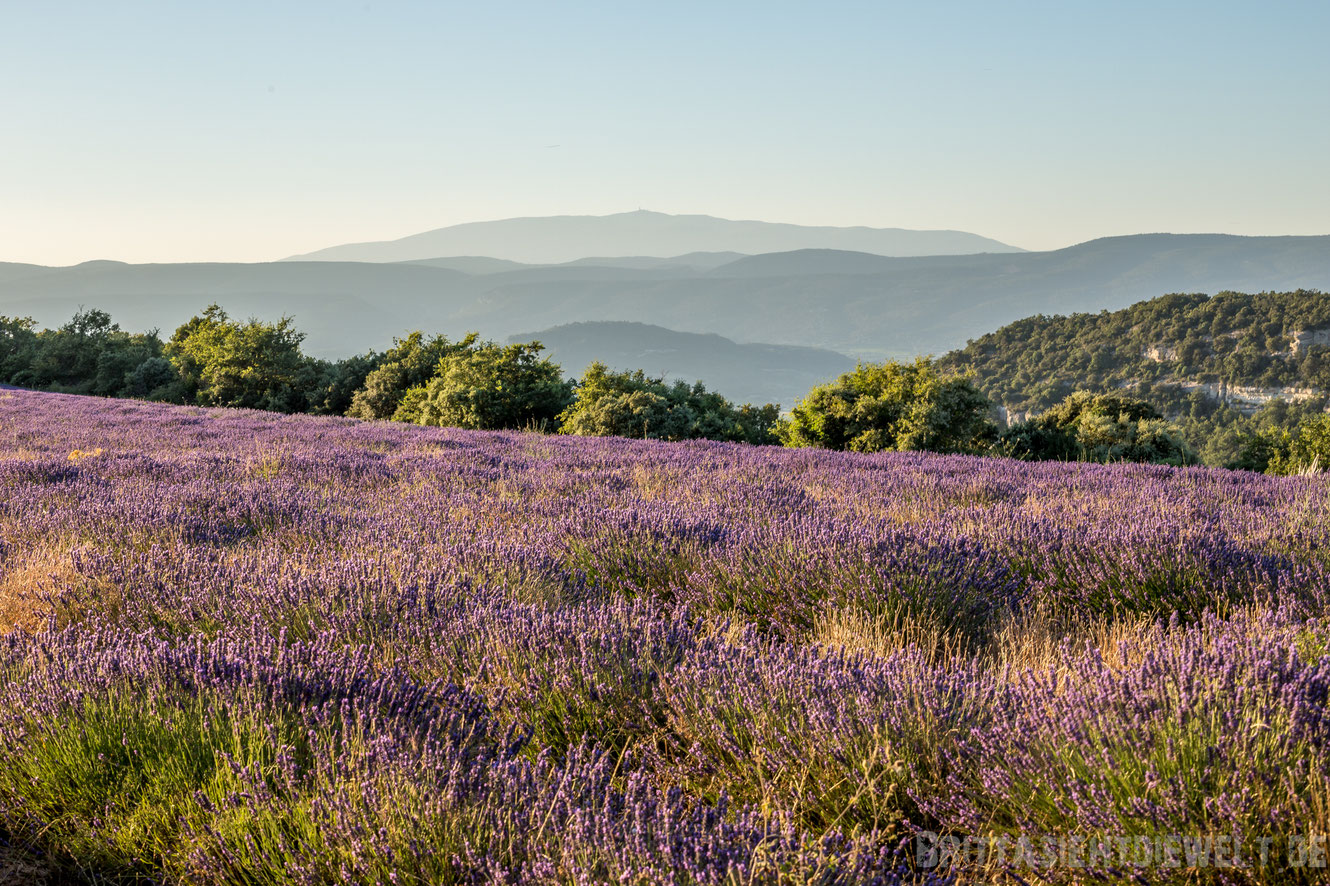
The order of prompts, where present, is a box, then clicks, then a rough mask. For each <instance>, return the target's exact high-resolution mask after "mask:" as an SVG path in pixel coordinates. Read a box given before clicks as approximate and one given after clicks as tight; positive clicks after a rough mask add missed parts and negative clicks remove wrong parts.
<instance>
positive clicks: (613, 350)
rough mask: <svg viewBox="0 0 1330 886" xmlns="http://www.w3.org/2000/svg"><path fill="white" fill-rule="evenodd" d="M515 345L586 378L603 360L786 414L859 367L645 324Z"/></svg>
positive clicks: (831, 355)
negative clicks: (541, 348) (542, 350)
mask: <svg viewBox="0 0 1330 886" xmlns="http://www.w3.org/2000/svg"><path fill="white" fill-rule="evenodd" d="M508 341H509V342H527V341H539V342H540V343H541V344H543V345H545V347H546V350H547V351H548V353H549V356H550V357H551V358H552V359H553V360H554V361H555V362H556V363H558V364H559V365H561V366H562V367H563V370H564V372H565V374H568V375H573V376H581V375H582V372H583V370H585V369H586V367H587V366H588V365H589V364H591V363H592V362H593V361H596V360H599V361H601V362H602V363H604V364H606V365H607V366H609V367H610V368H611V369H619V370H632V369H642V370H645V371H646V373H647V374H648V375H653V376H664V377H665V378H666V379H667V380H669V381H684V382H688V383H689V384H691V383H692V382H695V381H699V380H700V381H702V382H704V383H705V384H706V385H707V388H708V389H709V390H714V391H719V392H720V393H722V394H724V395H725V396H726V397H728V398H729V399H730V400H732V401H734V402H736V403H755V404H762V403H779V404H780V405H781V406H782V407H783V408H785V409H789V408H790V407H791V406H793V405H794V403H795V401H797V400H799V399H800V398H802V397H803V396H804V395H805V394H807V393H808V390H809V389H810V388H811V387H813V386H814V385H816V384H821V383H822V382H825V381H829V380H831V379H833V378H835V377H836V376H837V375H840V374H841V373H842V372H848V371H849V370H851V369H853V368H854V360H852V359H850V358H849V357H847V356H845V355H844V354H838V353H836V352H835V351H828V350H824V349H821V348H803V347H795V346H792V345H767V344H738V343H736V342H734V341H731V340H730V339H728V338H723V337H721V336H719V335H699V334H697V333H692V332H675V331H674V330H670V329H662V328H661V327H659V326H649V325H647V324H644V323H614V322H601V323H595V322H591V323H570V324H567V325H564V326H556V327H554V328H553V329H545V330H541V331H540V332H525V333H519V334H517V335H512V336H509V338H508Z"/></svg>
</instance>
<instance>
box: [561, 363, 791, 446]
mask: <svg viewBox="0 0 1330 886" xmlns="http://www.w3.org/2000/svg"><path fill="white" fill-rule="evenodd" d="M779 414H780V407H779V406H777V405H776V404H774V403H768V404H766V405H765V406H752V405H751V404H744V405H743V406H741V407H737V408H736V407H735V406H733V405H732V404H731V403H730V402H729V401H728V400H726V399H725V398H724V397H722V396H721V395H720V394H717V393H715V392H713V391H708V390H707V389H706V387H705V386H704V385H703V384H702V383H701V382H697V383H696V384H693V385H688V384H685V383H684V382H674V383H673V384H667V383H666V381H665V379H664V378H661V377H656V378H653V377H649V376H647V375H646V374H645V373H644V372H643V371H642V370H640V369H638V370H635V371H633V372H613V371H611V370H610V369H609V368H608V367H607V366H606V365H605V364H604V363H600V362H596V363H592V364H591V365H590V366H589V367H587V371H586V373H585V374H584V375H583V376H582V380H581V382H580V383H579V384H578V385H577V399H576V400H575V401H574V402H573V404H572V405H571V406H569V407H568V409H566V410H565V411H564V413H563V414H562V415H561V416H560V417H559V419H560V423H561V425H562V430H563V433H565V434H577V435H579V436H583V437H638V438H642V439H653V440H696V439H708V440H729V441H733V442H745V443H754V444H762V443H774V442H776V435H775V427H776V423H777V421H778V419H779Z"/></svg>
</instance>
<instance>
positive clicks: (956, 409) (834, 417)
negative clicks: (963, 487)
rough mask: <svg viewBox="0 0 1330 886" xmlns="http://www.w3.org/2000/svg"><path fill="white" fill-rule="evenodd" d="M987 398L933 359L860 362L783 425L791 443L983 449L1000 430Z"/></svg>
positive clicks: (814, 393) (816, 392) (810, 395)
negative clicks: (945, 371) (942, 371)
mask: <svg viewBox="0 0 1330 886" xmlns="http://www.w3.org/2000/svg"><path fill="white" fill-rule="evenodd" d="M989 410H990V406H989V402H988V399H987V398H986V397H985V396H984V395H983V394H981V393H980V392H979V390H978V389H977V388H976V387H975V386H974V383H973V382H972V381H971V380H970V379H969V378H967V377H965V376H958V375H951V376H944V375H942V374H940V373H939V372H938V370H937V366H936V364H934V363H933V362H932V361H931V360H928V359H926V358H923V357H921V358H919V359H918V360H916V361H914V362H913V363H898V362H895V361H889V362H887V363H881V364H862V363H861V364H860V365H859V366H858V367H857V368H855V370H854V371H853V372H848V373H846V374H844V375H842V376H841V377H840V378H838V379H836V381H834V382H832V383H830V384H825V385H819V386H818V387H815V388H813V390H812V391H810V392H809V393H808V396H807V397H805V398H804V399H803V400H801V401H800V402H799V403H798V404H796V405H795V407H794V409H793V410H792V411H791V415H790V419H789V421H788V422H787V423H786V424H785V425H784V426H783V428H782V434H781V436H782V439H783V442H784V443H785V445H787V446H819V447H822V448H824V449H840V450H852V451H855V452H878V451H883V450H929V451H932V452H971V453H973V452H982V451H984V450H986V449H987V448H988V446H989V445H990V444H991V442H992V441H993V439H994V438H995V436H996V432H997V431H996V427H995V426H994V424H993V422H992V419H991V418H990V417H989Z"/></svg>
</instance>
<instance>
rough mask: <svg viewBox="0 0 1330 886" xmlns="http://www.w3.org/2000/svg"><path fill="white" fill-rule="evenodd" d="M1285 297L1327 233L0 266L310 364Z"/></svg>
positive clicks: (13, 274)
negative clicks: (225, 324)
mask: <svg viewBox="0 0 1330 886" xmlns="http://www.w3.org/2000/svg"><path fill="white" fill-rule="evenodd" d="M481 266H482V267H484V264H483V263H482V265H481ZM492 267H494V266H493V265H489V266H488V267H487V268H486V269H487V270H488V268H492ZM1296 289H1323V290H1330V237H1231V236H1223V235H1166V234H1149V235H1140V236H1133V237H1114V238H1108V239H1103V240H1094V241H1091V242H1089V243H1082V244H1080V245H1078V246H1073V247H1070V248H1068V249H1060V250H1056V251H1053V252H1028V253H1017V254H1006V255H956V256H928V257H916V258H887V257H882V256H876V255H866V254H864V253H861V252H844V251H835V250H800V251H795V252H786V253H777V254H766V255H753V256H748V257H744V258H739V259H736V260H734V261H730V262H727V263H725V264H722V265H720V266H719V267H714V268H711V269H705V268H699V267H698V266H697V265H695V264H688V263H674V264H671V263H665V264H664V265H662V266H655V267H606V266H604V265H603V264H600V265H596V264H582V263H580V262H577V263H572V264H562V265H556V266H526V265H522V266H518V267H514V268H511V269H508V270H492V271H489V272H486V273H478V272H476V273H468V272H463V271H459V270H455V269H453V268H446V267H433V266H431V265H430V264H428V263H425V264H420V263H405V264H401V263H398V264H367V263H355V262H274V263H269V264H255V265H237V264H187V265H124V264H118V263H108V262H96V263H89V264H85V265H78V266H75V267H72V268H42V267H37V266H31V265H25V266H15V265H0V314H8V315H11V316H12V315H19V316H23V315H31V316H33V317H34V318H36V319H37V320H38V322H40V323H42V324H46V325H58V324H60V323H63V322H64V321H65V320H67V319H68V318H69V316H70V315H71V314H72V313H73V312H74V311H75V310H76V309H77V308H78V307H79V306H80V305H83V306H87V307H96V308H101V309H102V310H106V311H109V312H110V313H111V315H112V316H113V317H114V318H115V319H116V320H118V321H119V322H120V323H121V324H122V325H123V326H124V327H125V328H126V329H143V328H147V327H153V326H156V327H159V328H161V329H162V330H163V331H165V332H166V333H168V334H169V333H170V331H172V330H173V329H174V328H175V327H176V326H177V325H179V324H180V323H182V322H184V321H185V320H187V319H188V318H189V317H190V316H191V315H192V314H193V313H195V312H197V311H199V310H201V309H202V308H203V307H204V306H206V305H207V304H208V303H209V302H213V301H216V302H218V303H220V304H221V305H222V306H223V307H225V308H226V309H227V310H228V311H230V312H231V313H232V314H233V315H234V316H238V317H246V316H250V315H253V316H256V317H259V318H262V319H276V318H277V317H280V316H282V315H283V314H293V315H294V316H295V319H296V324H297V326H298V327H299V328H301V329H302V330H304V331H306V332H307V333H308V339H307V340H306V346H307V349H308V350H309V352H310V353H314V354H317V355H319V356H343V355H346V354H350V353H354V352H357V351H363V350H365V349H367V348H370V347H374V348H383V347H385V346H386V345H388V344H389V343H390V342H391V340H392V337H393V336H394V335H400V334H401V333H402V332H403V331H405V330H408V329H417V328H419V329H425V330H429V331H435V332H443V333H447V334H449V335H460V334H462V333H464V332H466V331H467V330H477V331H479V332H480V333H481V334H482V335H484V336H486V337H488V338H494V339H496V340H499V339H503V338H506V337H507V336H510V335H514V334H517V333H522V332H526V331H529V330H533V329H547V328H550V327H554V326H561V325H564V324H568V323H575V322H579V321H592V320H594V321H604V320H617V321H626V322H635V323H649V324H653V325H656V326H661V327H664V328H666V329H674V330H683V331H688V332H699V333H708V332H712V333H716V334H718V335H722V336H725V337H727V338H729V339H732V340H734V341H736V342H754V341H757V342H769V343H772V344H780V345H804V346H811V347H819V348H827V349H830V350H833V351H838V352H840V353H843V354H849V355H851V356H855V357H864V358H868V359H882V358H885V357H908V356H912V355H914V354H919V353H934V354H941V353H943V352H945V351H949V350H951V349H953V348H956V347H960V346H962V345H964V344H965V342H966V341H967V340H968V339H972V338H975V337H977V336H980V335H983V334H984V333H987V332H990V331H992V330H994V329H997V328H999V327H1000V326H1002V325H1004V324H1007V323H1011V322H1013V321H1015V320H1018V319H1020V318H1022V317H1028V316H1031V315H1035V314H1068V313H1074V312H1077V311H1100V310H1116V309H1119V308H1125V307H1126V306H1128V305H1130V304H1132V303H1134V302H1138V301H1142V300H1145V299H1149V298H1154V297H1156V296H1159V295H1162V294H1164V293H1168V292H1208V293H1215V292H1220V291H1222V290H1237V291H1246V292H1260V291H1263V290H1281V291H1286V290H1296ZM680 371H686V370H683V369H681V370H680Z"/></svg>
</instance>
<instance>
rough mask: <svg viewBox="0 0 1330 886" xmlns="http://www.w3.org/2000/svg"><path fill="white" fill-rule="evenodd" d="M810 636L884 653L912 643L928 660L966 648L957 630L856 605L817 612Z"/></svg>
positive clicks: (821, 642)
mask: <svg viewBox="0 0 1330 886" xmlns="http://www.w3.org/2000/svg"><path fill="white" fill-rule="evenodd" d="M812 639H813V642H814V643H816V644H817V645H819V646H823V647H826V648H829V649H845V650H846V651H849V652H868V653H871V654H873V655H879V656H884V657H885V656H888V655H891V654H892V653H894V652H899V651H901V650H903V649H907V648H910V647H914V648H915V649H918V650H920V651H921V652H923V654H924V655H925V657H926V659H927V661H928V662H929V664H937V663H940V662H942V661H946V660H948V659H951V658H954V657H957V656H959V655H961V654H962V652H963V651H964V649H965V641H964V639H963V638H962V637H961V636H960V635H959V634H958V633H956V632H954V631H950V630H947V629H946V628H943V627H941V626H939V625H937V624H933V623H932V622H930V621H926V620H924V619H921V618H917V617H914V616H910V615H906V614H904V613H901V612H896V613H893V614H890V615H886V614H875V613H872V612H867V611H865V610H864V609H861V608H858V607H843V608H838V609H831V610H827V611H824V612H821V613H819V614H818V616H817V618H816V620H815V621H814V625H813V637H812Z"/></svg>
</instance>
